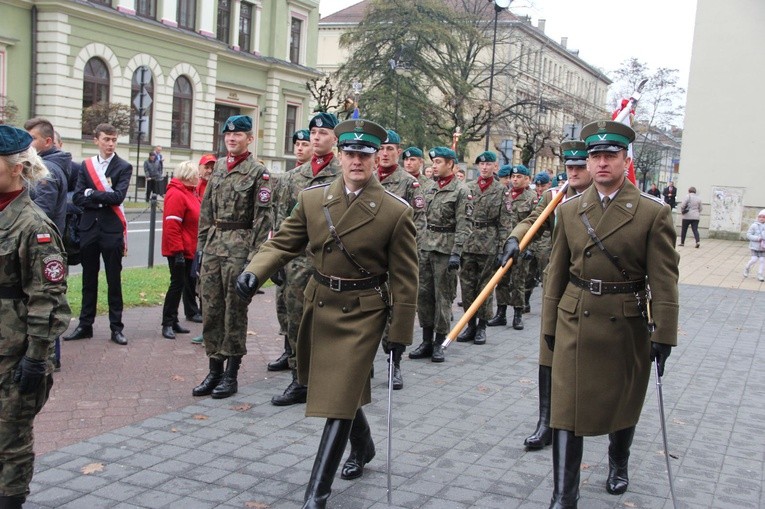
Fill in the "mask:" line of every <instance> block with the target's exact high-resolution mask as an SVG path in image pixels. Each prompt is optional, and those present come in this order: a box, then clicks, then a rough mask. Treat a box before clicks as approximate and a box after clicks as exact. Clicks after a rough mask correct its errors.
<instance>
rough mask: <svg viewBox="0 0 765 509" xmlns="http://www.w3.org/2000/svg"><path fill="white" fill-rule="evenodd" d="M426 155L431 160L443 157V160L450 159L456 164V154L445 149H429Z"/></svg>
mask: <svg viewBox="0 0 765 509" xmlns="http://www.w3.org/2000/svg"><path fill="white" fill-rule="evenodd" d="M428 155H429V156H430V158H431V159H435V158H436V157H443V158H444V159H451V160H452V161H454V162H455V163H456V162H457V153H456V152H455V151H454V150H452V149H450V148H447V147H434V148H432V149H430V152H428Z"/></svg>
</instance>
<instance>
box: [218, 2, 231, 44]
mask: <svg viewBox="0 0 765 509" xmlns="http://www.w3.org/2000/svg"><path fill="white" fill-rule="evenodd" d="M230 34H231V0H218V40H219V41H223V42H225V43H226V44H230V43H231V39H230Z"/></svg>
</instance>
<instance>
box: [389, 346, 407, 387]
mask: <svg viewBox="0 0 765 509" xmlns="http://www.w3.org/2000/svg"><path fill="white" fill-rule="evenodd" d="M404 348H405V347H404V346H403V345H400V346H399V345H395V346H393V347H392V348H391V351H392V352H393V390H394V391H400V390H401V389H403V388H404V377H403V376H402V375H401V356H402V355H404ZM389 362H390V361H389Z"/></svg>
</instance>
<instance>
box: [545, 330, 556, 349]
mask: <svg viewBox="0 0 765 509" xmlns="http://www.w3.org/2000/svg"><path fill="white" fill-rule="evenodd" d="M544 337H545V343H547V348H549V349H550V351H551V352H554V351H555V336H550V335H549V334H545V336H544Z"/></svg>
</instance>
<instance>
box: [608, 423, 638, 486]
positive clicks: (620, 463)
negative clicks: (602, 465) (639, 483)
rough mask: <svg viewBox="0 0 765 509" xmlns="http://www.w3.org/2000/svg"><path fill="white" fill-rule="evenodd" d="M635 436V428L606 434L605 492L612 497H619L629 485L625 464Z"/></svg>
mask: <svg viewBox="0 0 765 509" xmlns="http://www.w3.org/2000/svg"><path fill="white" fill-rule="evenodd" d="M634 436H635V426H632V427H631V428H625V429H623V430H620V431H617V432H616V433H609V434H608V442H609V443H608V479H607V480H606V491H607V492H609V493H610V494H612V495H621V494H622V493H624V492H625V491H627V487H628V486H629V484H630V478H629V474H628V473H627V463H629V459H630V447H631V446H632V438H633V437H634Z"/></svg>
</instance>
